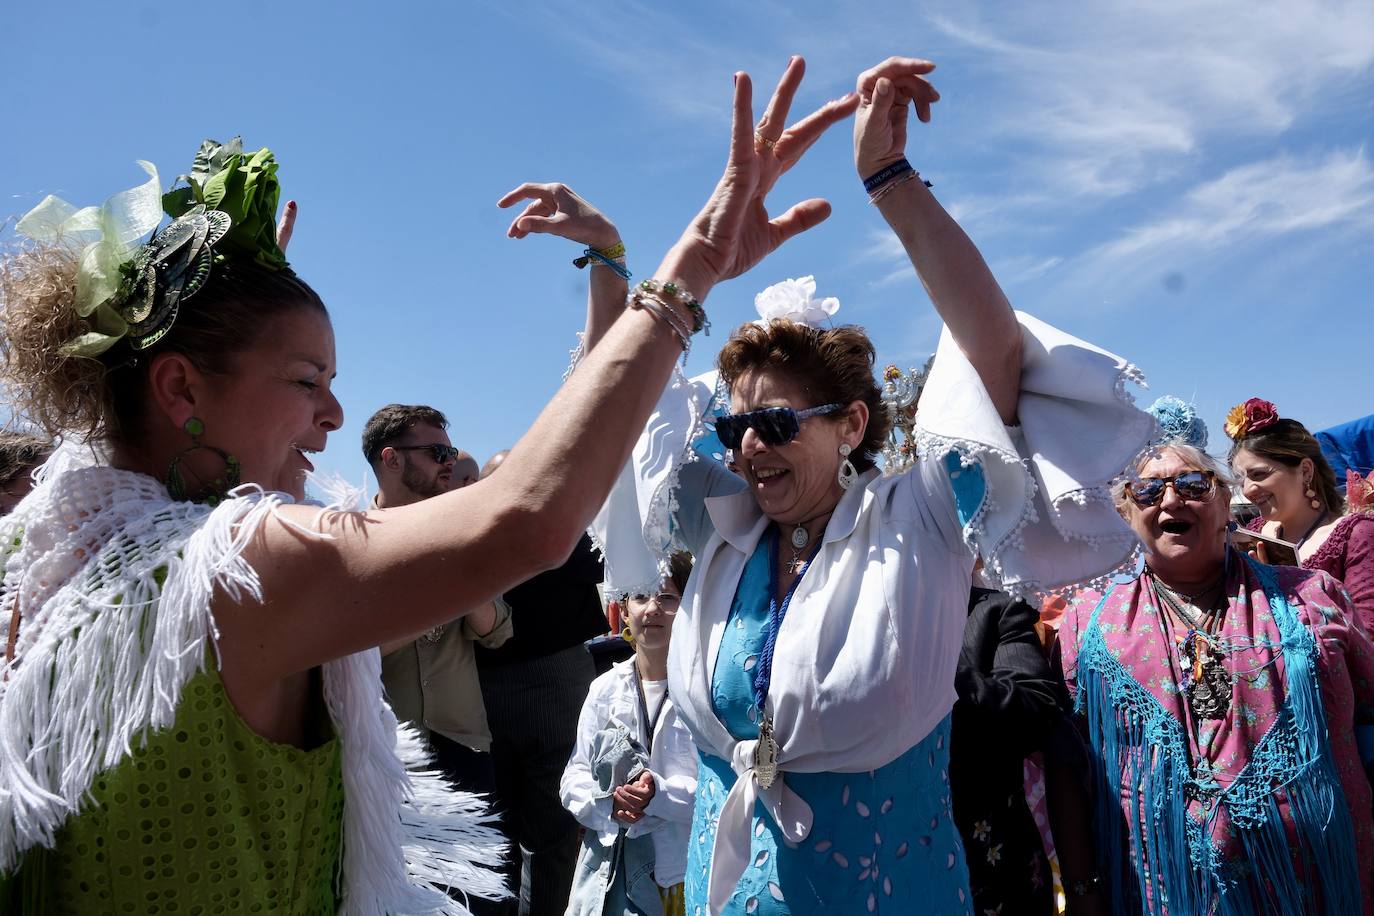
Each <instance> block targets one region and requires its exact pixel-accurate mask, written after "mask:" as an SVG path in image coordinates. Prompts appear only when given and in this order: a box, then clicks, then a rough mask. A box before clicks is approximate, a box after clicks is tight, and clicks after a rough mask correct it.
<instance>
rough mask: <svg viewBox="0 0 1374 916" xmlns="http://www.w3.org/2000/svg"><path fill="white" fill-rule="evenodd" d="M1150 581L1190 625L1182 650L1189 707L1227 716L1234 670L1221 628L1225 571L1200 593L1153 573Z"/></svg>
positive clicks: (1164, 603)
mask: <svg viewBox="0 0 1374 916" xmlns="http://www.w3.org/2000/svg"><path fill="white" fill-rule="evenodd" d="M1150 583H1151V586H1152V587H1153V589H1154V593H1155V598H1156V600H1157V601H1158V603H1159V606H1160V607H1161V608H1166V607H1167V608H1168V609H1169V610H1171V611H1173V613H1174V616H1175V617H1177V619H1178V620H1179V622H1180V623H1182V624H1183V625H1184V626H1186V627H1187V628H1188V631H1187V634H1186V635H1185V636H1184V637H1183V641H1182V644H1181V646H1180V650H1181V653H1182V657H1183V662H1184V665H1183V666H1182V667H1183V693H1184V695H1185V696H1186V697H1187V698H1188V707H1189V708H1190V709H1192V711H1193V715H1195V716H1197V717H1198V718H1199V719H1213V720H1215V719H1224V718H1226V713H1227V711H1228V710H1229V709H1230V707H1231V672H1230V671H1229V670H1228V669H1227V666H1226V652H1225V650H1224V649H1222V648H1221V645H1220V642H1221V641H1220V639H1219V638H1218V631H1219V630H1220V629H1221V618H1222V616H1223V611H1224V610H1225V608H1226V600H1225V594H1224V591H1225V588H1224V586H1225V583H1226V577H1225V576H1224V575H1223V576H1221V577H1220V578H1218V579H1217V581H1216V582H1214V583H1212V584H1211V585H1209V586H1207V587H1206V588H1204V589H1203V590H1202V591H1200V592H1198V593H1197V594H1193V595H1187V594H1184V593H1183V592H1180V591H1178V590H1176V589H1172V588H1170V587H1169V586H1167V585H1165V584H1164V583H1163V582H1161V581H1160V580H1159V577H1158V576H1156V575H1155V574H1154V573H1153V572H1151V573H1150Z"/></svg>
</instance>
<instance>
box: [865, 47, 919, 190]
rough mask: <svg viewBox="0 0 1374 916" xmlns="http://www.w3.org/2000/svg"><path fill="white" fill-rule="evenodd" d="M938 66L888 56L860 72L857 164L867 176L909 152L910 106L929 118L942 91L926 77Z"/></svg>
mask: <svg viewBox="0 0 1374 916" xmlns="http://www.w3.org/2000/svg"><path fill="white" fill-rule="evenodd" d="M934 69H935V65H934V64H933V63H931V62H930V61H928V60H921V59H919V58H915V57H889V58H888V59H887V60H885V61H883V62H882V63H881V64H879V65H878V66H876V67H873V68H871V69H868V70H865V71H864V72H863V73H861V74H859V80H858V85H857V89H856V91H857V93H858V96H859V108H858V112H857V113H856V114H855V116H854V167H855V168H856V169H857V170H858V172H859V177H860V178H868V177H869V176H870V175H873V174H875V173H877V172H879V171H881V170H882V169H884V168H886V167H887V166H889V165H892V164H893V163H894V162H897V161H898V160H900V159H902V158H903V157H904V156H905V155H906V129H907V117H908V113H909V108H910V106H912V105H915V106H916V117H917V118H919V119H920V120H921V121H923V122H928V121H929V120H930V106H931V105H932V104H934V103H935V102H938V101H939V100H940V93H938V92H936V91H935V87H934V86H932V85H930V83H929V82H928V81H927V80H926V75H927V74H929V73H930V72H931V71H932V70H934Z"/></svg>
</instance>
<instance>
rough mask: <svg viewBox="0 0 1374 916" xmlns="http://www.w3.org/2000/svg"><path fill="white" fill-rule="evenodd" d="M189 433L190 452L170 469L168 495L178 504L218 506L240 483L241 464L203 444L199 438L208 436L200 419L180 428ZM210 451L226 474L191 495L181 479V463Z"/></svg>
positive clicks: (195, 418)
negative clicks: (197, 453)
mask: <svg viewBox="0 0 1374 916" xmlns="http://www.w3.org/2000/svg"><path fill="white" fill-rule="evenodd" d="M181 428H182V429H184V430H185V431H186V435H188V436H190V437H191V446H190V448H185V449H182V450H181V451H180V452H178V453H177V455H176V457H175V458H173V459H172V463H171V464H169V465H168V466H167V494H168V495H169V496H171V497H172V499H174V500H176V501H177V502H182V501H186V500H190V501H191V502H203V503H206V504H208V505H211V506H217V505H219V503H220V502H221V501H222V500H223V499H224V497H225V496H226V495H227V494H228V493H229V491H230V490H232V489H234V487H237V486H238V485H239V483H240V478H241V476H242V475H241V471H242V469H241V468H240V467H239V460H238V459H237V458H235V457H234V456H233V455H231V454H229V453H228V452H226V451H225V450H224V449H222V448H216V447H215V446H213V445H206V444H204V443H203V442H201V441H200V437H201V436H203V435H205V423H204V421H202V420H201V419H200V418H199V417H191V418H190V419H189V420H187V421H186V423H185V424H184V425H183V426H182V427H181ZM200 451H210V452H214V453H215V454H216V455H218V456H219V457H220V460H222V461H223V462H224V473H223V475H222V476H220V477H216V478H215V479H214V480H212V481H210V486H209V487H207V488H205V489H204V490H202V491H200V492H198V493H192V492H191V488H190V487H189V486H188V485H187V483H186V479H185V478H184V477H182V476H181V462H182V460H183V459H185V458H186V456H187V455H190V454H191V453H192V452H200Z"/></svg>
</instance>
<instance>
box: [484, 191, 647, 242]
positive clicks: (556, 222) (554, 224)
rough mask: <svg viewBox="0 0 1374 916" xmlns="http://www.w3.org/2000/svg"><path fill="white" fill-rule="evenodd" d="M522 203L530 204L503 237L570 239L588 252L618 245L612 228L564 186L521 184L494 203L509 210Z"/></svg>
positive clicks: (593, 208) (618, 238) (598, 212)
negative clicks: (545, 236) (554, 236)
mask: <svg viewBox="0 0 1374 916" xmlns="http://www.w3.org/2000/svg"><path fill="white" fill-rule="evenodd" d="M522 200H528V201H529V202H530V203H529V204H528V205H526V207H525V209H524V210H522V211H521V212H520V215H519V216H517V217H516V218H515V220H514V221H513V222H512V223H511V224H510V228H509V229H507V230H506V235H507V236H509V237H510V238H513V239H523V238H524V237H525V236H527V235H529V234H530V233H531V232H535V233H547V234H549V235H557V236H561V237H563V238H565V239H571V240H572V241H574V242H578V243H580V244H582V245H586V246H587V247H589V248H610V247H611V246H612V245H614V244H615V243H616V242H618V241H620V233H619V232H617V231H616V228H615V224H614V223H612V222H611V221H610V220H609V219H607V218H606V216H605V215H604V214H603V213H602V212H601V211H600V210H598V209H596V207H593V206H592V205H591V204H589V203H587V202H586V201H585V200H583V199H582V198H581V197H579V196H577V193H576V192H574V191H573V189H572V188H570V187H568V186H567V185H565V184H559V183H557V182H554V183H552V184H537V183H535V182H528V181H527V182H525V183H524V184H522V185H521V186H520V187H518V188H516V189H515V190H513V191H510V192H508V193H507V194H506V196H504V197H502V198H501V199H500V200H498V201H497V202H496V206H498V207H502V208H505V207H509V206H512V205H514V204H516V203H519V202H520V201H522Z"/></svg>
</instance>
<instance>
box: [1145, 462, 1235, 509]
mask: <svg viewBox="0 0 1374 916" xmlns="http://www.w3.org/2000/svg"><path fill="white" fill-rule="evenodd" d="M1215 483H1216V481H1215V479H1214V477H1213V474H1212V472H1211V471H1184V472H1183V473H1182V474H1178V475H1175V476H1173V477H1142V478H1141V479H1140V480H1133V481H1130V482H1129V483H1127V484H1126V493H1127V494H1128V495H1129V496H1130V497H1131V500H1132V501H1133V502H1135V504H1136V505H1137V506H1139V507H1140V508H1142V509H1147V508H1149V507H1150V506H1156V505H1159V503H1160V501H1161V500H1163V499H1164V491H1165V490H1167V489H1168V488H1169V487H1171V486H1172V487H1173V488H1174V492H1175V493H1177V494H1178V498H1179V499H1191V500H1200V499H1206V498H1207V497H1208V496H1210V495H1211V493H1212V487H1213V486H1214V485H1215Z"/></svg>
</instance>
